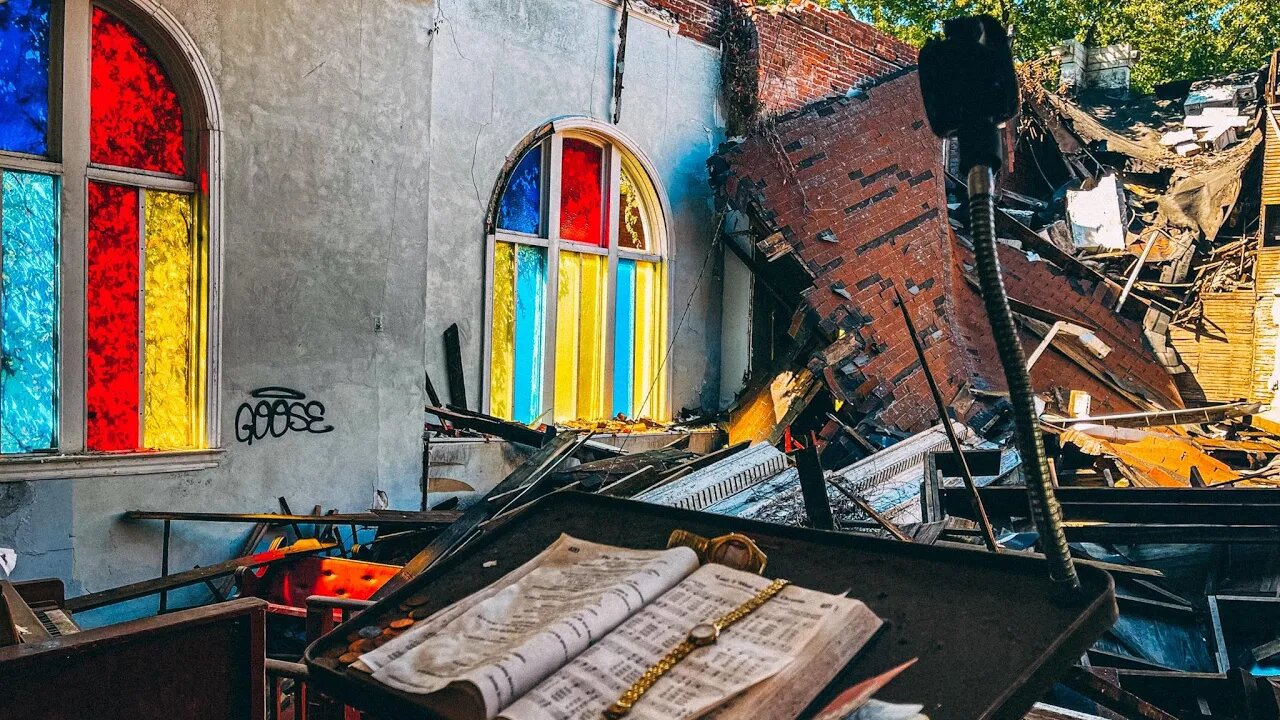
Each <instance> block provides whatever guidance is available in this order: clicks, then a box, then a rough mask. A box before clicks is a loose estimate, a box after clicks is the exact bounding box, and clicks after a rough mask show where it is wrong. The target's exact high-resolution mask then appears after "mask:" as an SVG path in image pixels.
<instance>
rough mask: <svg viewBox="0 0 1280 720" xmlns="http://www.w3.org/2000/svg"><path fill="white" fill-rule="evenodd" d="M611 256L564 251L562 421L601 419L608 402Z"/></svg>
mask: <svg viewBox="0 0 1280 720" xmlns="http://www.w3.org/2000/svg"><path fill="white" fill-rule="evenodd" d="M608 279H609V260H608V257H607V256H604V255H588V254H586V253H576V252H569V251H567V250H562V251H560V283H559V285H560V293H559V295H560V296H559V298H558V301H557V306H556V397H555V419H556V421H557V422H559V421H564V420H575V419H579V418H582V419H590V420H598V419H601V418H604V417H606V416H607V415H608V408H607V407H606V406H605V397H604V387H605V375H604V372H605V367H604V360H605V342H604V340H605V315H606V308H607V307H608V297H607V295H606V293H607V291H608Z"/></svg>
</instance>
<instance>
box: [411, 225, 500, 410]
mask: <svg viewBox="0 0 1280 720" xmlns="http://www.w3.org/2000/svg"><path fill="white" fill-rule="evenodd" d="M497 251H498V239H497V238H496V237H494V235H493V233H486V234H485V238H484V256H485V263H484V288H485V292H484V317H486V318H492V317H493V293H494V287H493V266H494V257H496V255H495V253H497ZM482 329H483V330H484V332H482V333H481V334H480V346H481V347H480V357H481V358H483V359H484V362H482V363H481V364H480V411H481V412H484V413H490V414H492V412H491V411H490V407H492V397H491V396H490V394H489V390H490V385H491V384H492V372H493V323H492V322H486V323H484V325H483V326H482ZM427 401H428V402H430V398H428V399H427Z"/></svg>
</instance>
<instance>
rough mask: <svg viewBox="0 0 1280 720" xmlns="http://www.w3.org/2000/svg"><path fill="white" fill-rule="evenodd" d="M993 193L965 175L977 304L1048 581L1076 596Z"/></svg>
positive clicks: (981, 169) (983, 172) (983, 176)
mask: <svg viewBox="0 0 1280 720" xmlns="http://www.w3.org/2000/svg"><path fill="white" fill-rule="evenodd" d="M994 192H995V175H994V174H993V172H992V169H991V167H989V166H987V165H983V164H978V165H975V166H974V167H973V169H971V170H970V171H969V230H970V234H971V235H972V237H973V254H974V258H975V261H976V263H977V274H978V283H979V286H980V287H981V288H982V301H983V304H984V305H985V306H986V310H987V320H988V321H989V322H990V323H991V334H992V337H993V338H994V339H995V344H996V351H997V352H998V354H999V355H1000V365H1001V366H1002V367H1003V368H1004V375H1005V378H1006V381H1007V382H1008V384H1009V401H1010V403H1011V404H1012V405H1013V419H1014V424H1015V426H1016V428H1017V437H1018V453H1019V455H1020V456H1021V457H1022V467H1023V474H1024V475H1025V476H1026V480H1027V495H1028V496H1029V499H1030V501H1031V511H1032V512H1031V514H1032V515H1033V516H1034V518H1035V523H1036V529H1037V530H1039V532H1040V545H1041V548H1042V550H1043V551H1044V554H1045V558H1046V560H1047V561H1048V564H1049V576H1050V577H1051V578H1052V579H1053V581H1054V582H1055V583H1056V584H1057V585H1058V586H1059V587H1061V588H1063V589H1065V590H1067V591H1068V592H1070V593H1076V592H1078V591H1079V590H1080V578H1079V576H1077V575H1076V568H1075V564H1074V562H1073V561H1072V559H1071V549H1070V548H1069V547H1067V535H1066V533H1065V532H1064V530H1063V528H1062V507H1061V506H1060V505H1058V499H1057V497H1056V496H1055V495H1054V491H1053V482H1052V479H1051V476H1050V473H1049V463H1048V460H1047V458H1046V456H1045V452H1044V440H1043V439H1042V438H1041V435H1040V418H1039V414H1038V413H1037V412H1036V405H1035V397H1034V394H1033V391H1032V389H1031V378H1030V376H1029V375H1028V374H1027V361H1026V358H1025V356H1024V354H1023V352H1022V344H1021V342H1020V341H1019V339H1018V331H1017V329H1016V328H1015V327H1014V324H1013V313H1012V312H1011V311H1010V310H1009V297H1008V295H1006V294H1005V290H1004V280H1003V279H1002V277H1001V275H1000V259H999V256H998V255H997V254H996V222H995V209H996V208H995V194H994Z"/></svg>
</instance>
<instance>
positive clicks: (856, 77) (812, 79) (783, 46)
mask: <svg viewBox="0 0 1280 720" xmlns="http://www.w3.org/2000/svg"><path fill="white" fill-rule="evenodd" d="M752 15H753V16H754V19H755V26H756V34H757V47H758V52H757V59H758V63H759V81H758V87H759V95H760V96H759V100H760V105H761V108H760V111H761V115H762V117H770V116H773V115H777V114H780V113H785V112H790V111H792V110H799V109H800V108H803V107H804V106H805V105H808V104H809V103H811V102H813V101H815V100H818V99H821V98H824V97H828V96H830V95H833V94H843V93H845V92H847V91H848V90H849V88H852V87H854V86H855V85H858V84H860V83H864V82H867V81H869V80H872V79H874V78H879V77H882V76H884V75H887V74H889V73H892V72H894V71H895V70H900V69H902V68H904V67H907V66H910V65H914V64H915V62H916V49H915V48H914V47H912V46H910V45H907V44H906V43H903V42H901V41H899V40H897V39H895V38H893V37H892V36H890V35H886V34H885V33H882V32H880V31H879V30H876V29H875V28H874V27H872V26H870V25H867V24H865V23H862V22H858V21H857V20H854V19H853V18H852V17H850V16H849V15H848V14H846V13H843V12H838V11H833V10H824V9H821V8H817V7H812V6H804V7H802V8H799V9H794V10H787V11H783V12H779V13H777V14H772V13H768V12H762V11H755V12H753V13H752Z"/></svg>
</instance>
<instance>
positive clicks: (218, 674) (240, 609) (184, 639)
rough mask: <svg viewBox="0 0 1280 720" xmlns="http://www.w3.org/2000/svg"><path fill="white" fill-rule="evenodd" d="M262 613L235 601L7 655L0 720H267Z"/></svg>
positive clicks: (3, 653)
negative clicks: (228, 719) (88, 719)
mask: <svg viewBox="0 0 1280 720" xmlns="http://www.w3.org/2000/svg"><path fill="white" fill-rule="evenodd" d="M265 611H266V603H265V602H263V601H261V600H254V599H242V600H232V601H230V602H226V603H219V604H216V605H208V606H205V607H200V608H192V609H189V610H181V611H177V612H173V613H170V614H167V615H161V616H158V617H151V618H145V619H143V620H135V621H132V622H127V623H121V624H119V625H110V626H107V627H102V628H94V629H91V630H84V631H81V632H78V633H74V634H70V635H65V636H62V637H53V638H49V639H48V640H45V641H43V642H38V643H27V644H22V645H18V646H15V647H0V678H3V681H2V682H0V691H2V692H3V693H4V700H3V701H2V702H0V720H31V719H32V718H42V719H43V718H50V719H53V718H58V719H59V720H60V719H62V718H66V719H68V720H70V719H72V718H75V719H77V720H78V719H80V718H93V719H94V720H174V718H183V719H184V720H227V718H244V719H245V720H262V719H263V718H264V717H265V699H266V688H265V670H264V666H265V656H264V654H263V632H264V631H263V628H264V622H265V620H264V618H265Z"/></svg>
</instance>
